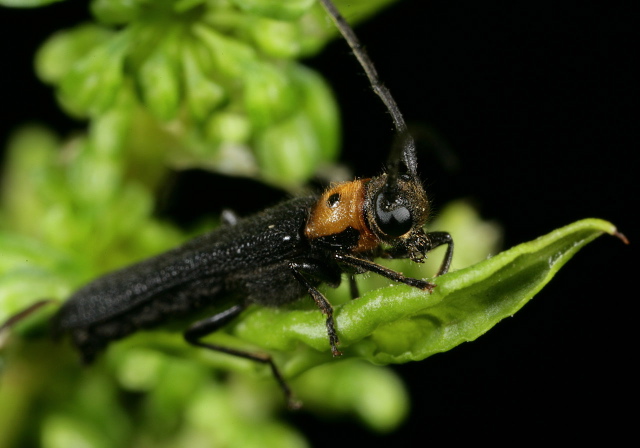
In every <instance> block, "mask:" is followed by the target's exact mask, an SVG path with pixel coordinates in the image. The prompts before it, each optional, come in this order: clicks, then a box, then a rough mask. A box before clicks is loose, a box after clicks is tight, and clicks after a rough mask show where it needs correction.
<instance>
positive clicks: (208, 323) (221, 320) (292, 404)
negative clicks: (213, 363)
mask: <svg viewBox="0 0 640 448" xmlns="http://www.w3.org/2000/svg"><path fill="white" fill-rule="evenodd" d="M244 309H245V305H234V306H232V307H231V308H229V309H227V310H225V311H222V312H220V313H218V314H215V315H213V316H210V317H207V318H206V319H202V320H199V321H197V322H196V323H194V324H193V325H191V326H190V327H189V328H188V329H187V331H185V332H184V338H185V340H186V341H187V342H188V343H189V344H191V345H195V346H197V347H203V348H207V349H209V350H214V351H217V352H222V353H227V354H229V355H233V356H238V357H240V358H245V359H250V360H251V361H256V362H259V363H262V364H267V365H268V366H269V367H270V368H271V372H272V373H273V376H274V377H275V379H276V380H277V381H278V384H279V385H280V388H281V389H282V391H283V392H284V396H285V399H286V400H287V406H288V407H289V409H298V408H299V407H300V405H301V404H300V402H298V401H297V400H295V399H294V398H293V394H292V393H291V389H290V388H289V385H288V384H287V382H286V381H285V379H284V377H283V376H282V374H281V373H280V370H278V368H277V367H276V365H275V363H274V362H273V360H272V359H271V356H269V355H267V354H262V353H251V352H246V351H244V350H237V349H234V348H229V347H224V346H221V345H217V344H210V343H208V342H202V341H201V340H200V339H201V338H203V337H205V336H207V335H208V334H211V333H213V332H214V331H216V330H219V329H220V328H222V327H224V326H225V325H226V324H228V323H229V322H230V321H231V320H232V319H233V318H234V317H236V316H238V315H239V314H240V313H241V312H242V311H243V310H244Z"/></svg>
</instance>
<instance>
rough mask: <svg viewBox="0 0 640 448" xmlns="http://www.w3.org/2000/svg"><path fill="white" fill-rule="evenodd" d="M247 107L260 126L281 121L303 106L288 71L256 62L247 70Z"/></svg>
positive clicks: (245, 99)
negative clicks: (287, 73) (250, 69)
mask: <svg viewBox="0 0 640 448" xmlns="http://www.w3.org/2000/svg"><path fill="white" fill-rule="evenodd" d="M244 76H245V82H246V84H245V92H244V106H245V109H246V111H247V115H249V118H250V119H251V122H252V123H253V125H254V126H256V127H258V128H262V127H266V126H269V125H270V124H271V123H275V122H278V121H280V120H282V119H284V118H285V117H287V116H289V115H290V114H292V113H293V112H294V109H295V108H296V107H298V106H299V101H298V98H297V94H298V92H297V90H296V89H295V87H293V86H292V85H291V84H292V83H291V80H290V79H289V77H288V76H286V72H284V71H283V70H280V69H278V68H277V67H276V66H273V65H269V64H260V65H258V64H255V66H254V68H253V70H252V71H251V72H248V73H245V75H244Z"/></svg>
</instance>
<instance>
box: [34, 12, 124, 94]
mask: <svg viewBox="0 0 640 448" xmlns="http://www.w3.org/2000/svg"><path fill="white" fill-rule="evenodd" d="M112 36H113V32H111V31H109V30H107V29H105V28H102V27H99V26H96V25H94V24H87V25H80V26H78V27H76V28H74V29H71V30H66V31H59V32H57V33H55V34H54V35H53V36H51V37H50V38H49V39H48V40H47V41H46V42H45V43H44V44H43V45H42V46H41V47H40V49H39V50H38V53H37V54H36V58H35V69H36V73H37V75H38V77H39V78H40V79H41V80H42V81H44V82H46V83H49V84H55V83H58V82H60V80H61V79H62V77H63V76H64V75H66V74H67V73H68V72H69V71H70V70H71V69H72V67H73V65H74V64H75V63H77V62H78V60H79V59H82V58H83V57H85V56H86V55H87V54H88V53H89V52H90V51H91V50H93V49H95V48H96V47H97V46H99V45H102V44H106V42H107V41H108V40H109V38H111V37H112Z"/></svg>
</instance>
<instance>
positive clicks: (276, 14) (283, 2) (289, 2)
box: [233, 0, 316, 20]
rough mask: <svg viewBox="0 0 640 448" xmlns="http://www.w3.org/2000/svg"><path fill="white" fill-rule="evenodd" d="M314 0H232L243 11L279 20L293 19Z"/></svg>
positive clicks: (300, 14)
mask: <svg viewBox="0 0 640 448" xmlns="http://www.w3.org/2000/svg"><path fill="white" fill-rule="evenodd" d="M315 1H316V0H280V1H273V0H233V3H235V4H236V5H238V7H240V8H241V9H243V10H244V11H246V12H248V13H250V14H255V15H258V16H264V17H270V18H272V19H279V20H295V19H297V18H299V17H300V16H302V15H303V14H304V13H306V12H307V11H308V10H309V8H311V7H312V6H313V4H314V3H315Z"/></svg>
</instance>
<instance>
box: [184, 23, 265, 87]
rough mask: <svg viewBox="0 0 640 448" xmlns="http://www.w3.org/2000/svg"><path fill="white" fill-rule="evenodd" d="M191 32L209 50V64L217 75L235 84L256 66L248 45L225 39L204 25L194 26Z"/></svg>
mask: <svg viewBox="0 0 640 448" xmlns="http://www.w3.org/2000/svg"><path fill="white" fill-rule="evenodd" d="M193 32H194V34H195V35H196V36H198V37H199V38H200V40H201V42H202V43H203V44H204V46H205V47H206V48H207V49H208V50H209V53H210V55H211V63H212V66H213V68H214V69H215V70H216V72H217V74H219V75H221V76H224V77H227V78H229V79H230V80H232V81H235V82H237V80H238V79H243V78H244V77H245V76H247V74H249V73H250V72H251V71H252V70H253V69H254V67H255V66H256V63H257V61H258V57H257V55H256V51H255V50H254V49H253V48H252V47H250V46H249V45H247V44H245V43H243V42H240V41H238V40H235V39H231V38H229V37H226V36H224V35H222V34H220V33H218V32H217V31H215V30H214V29H212V28H211V27H209V26H205V25H196V26H194V27H193Z"/></svg>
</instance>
